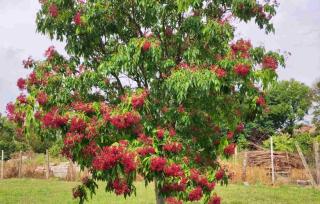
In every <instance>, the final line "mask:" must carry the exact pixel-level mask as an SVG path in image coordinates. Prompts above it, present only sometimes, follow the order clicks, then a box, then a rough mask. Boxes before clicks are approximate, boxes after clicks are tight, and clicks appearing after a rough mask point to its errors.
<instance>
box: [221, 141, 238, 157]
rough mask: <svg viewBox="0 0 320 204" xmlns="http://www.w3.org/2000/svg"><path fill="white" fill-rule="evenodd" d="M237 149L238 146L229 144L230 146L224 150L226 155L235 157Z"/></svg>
mask: <svg viewBox="0 0 320 204" xmlns="http://www.w3.org/2000/svg"><path fill="white" fill-rule="evenodd" d="M235 148H236V144H229V145H228V146H226V147H225V148H224V150H223V152H224V153H225V154H226V155H229V156H230V155H233V154H234V152H235Z"/></svg>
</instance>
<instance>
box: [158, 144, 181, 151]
mask: <svg viewBox="0 0 320 204" xmlns="http://www.w3.org/2000/svg"><path fill="white" fill-rule="evenodd" d="M162 149H163V151H166V152H172V153H178V152H180V151H181V150H182V144H181V143H179V142H172V143H168V144H165V145H163V147H162Z"/></svg>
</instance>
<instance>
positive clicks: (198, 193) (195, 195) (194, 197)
mask: <svg viewBox="0 0 320 204" xmlns="http://www.w3.org/2000/svg"><path fill="white" fill-rule="evenodd" d="M202 196H203V193H202V188H201V187H196V188H195V189H193V190H192V191H190V193H189V195H188V198H189V201H198V200H200V199H201V198H202Z"/></svg>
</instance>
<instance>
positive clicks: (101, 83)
mask: <svg viewBox="0 0 320 204" xmlns="http://www.w3.org/2000/svg"><path fill="white" fill-rule="evenodd" d="M276 7H277V4H275V3H274V2H271V1H266V2H263V4H260V3H258V2H256V1H252V0H223V1H220V0H219V1H214V2H211V1H201V0H188V1H181V0H175V1H155V0H141V1H128V0H124V1H105V0H88V1H77V2H75V1H72V0H47V1H42V6H41V10H40V11H39V12H38V14H37V26H38V31H40V32H41V33H43V34H47V35H49V36H50V37H51V38H56V39H58V40H61V41H65V42H66V51H67V52H68V54H69V58H65V57H63V56H62V55H59V54H58V53H57V52H56V51H55V49H54V47H49V48H48V50H47V51H46V53H45V56H46V59H45V60H43V61H33V60H32V59H31V58H29V59H27V60H26V61H25V62H24V65H25V67H26V68H30V69H31V70H32V73H31V74H30V75H29V76H28V78H27V79H20V80H19V81H18V86H19V88H20V89H22V90H26V92H25V93H23V94H21V95H20V96H19V97H18V98H17V100H16V102H15V103H11V104H8V108H7V109H8V117H9V118H11V119H12V120H13V121H15V122H16V123H17V124H18V126H19V128H20V129H19V130H20V131H21V132H23V133H24V134H25V135H26V137H30V135H32V134H37V135H40V136H41V137H42V138H46V139H48V140H55V139H60V138H61V136H62V138H63V142H64V146H63V154H64V155H65V156H66V157H68V158H70V159H73V160H74V161H76V162H77V163H78V164H79V165H80V167H81V168H85V167H87V168H89V169H90V171H91V173H92V178H91V179H87V180H86V182H84V183H83V184H82V185H80V186H78V187H76V188H74V191H73V195H74V197H76V198H79V199H80V203H82V202H84V200H85V199H86V198H87V197H88V196H87V195H89V193H90V195H92V194H94V190H95V188H96V185H95V181H104V182H106V183H107V185H106V188H105V189H106V191H108V192H114V193H116V194H117V195H124V197H127V196H130V195H132V194H135V189H136V188H135V185H134V180H135V178H136V175H137V173H139V174H140V175H142V176H143V177H144V180H145V183H146V185H147V184H149V183H150V182H153V181H154V180H155V181H156V186H157V189H159V190H158V192H157V193H158V194H159V195H160V196H161V197H164V198H166V199H168V200H167V201H170V202H171V201H172V202H173V201H174V202H177V203H180V200H184V201H196V200H200V199H201V198H202V197H204V198H203V201H204V202H205V203H219V202H220V198H219V197H217V196H216V193H215V192H214V191H213V189H214V186H215V183H221V184H226V183H227V180H228V175H227V173H226V171H225V169H223V167H220V165H219V163H218V162H217V161H216V159H217V158H218V156H220V157H229V156H231V155H232V154H233V153H234V151H235V150H234V149H235V146H236V143H237V140H238V138H241V134H242V132H243V130H244V126H245V124H244V123H245V122H248V121H252V120H253V119H254V118H255V116H256V115H257V114H260V113H261V112H262V111H263V109H264V107H265V99H264V94H263V92H262V89H266V88H267V87H268V86H269V84H270V83H272V82H274V81H275V80H276V78H277V74H276V72H275V70H276V69H277V68H278V66H279V65H281V66H284V58H283V56H282V55H280V54H278V53H276V52H272V51H266V50H265V49H264V48H263V47H253V46H252V45H251V43H250V41H247V40H243V39H239V40H235V39H234V30H235V28H234V27H233V26H232V25H231V24H230V22H229V18H228V16H232V17H233V18H235V19H237V20H240V21H245V22H248V21H250V20H254V21H255V22H256V23H257V25H258V26H259V27H260V28H264V29H265V30H266V32H270V31H273V27H272V24H271V23H270V20H271V18H272V17H273V16H274V15H275V13H276V12H275V8H276ZM216 172H219V175H220V176H219V177H217V176H216V175H217V174H216ZM221 175H222V176H221Z"/></svg>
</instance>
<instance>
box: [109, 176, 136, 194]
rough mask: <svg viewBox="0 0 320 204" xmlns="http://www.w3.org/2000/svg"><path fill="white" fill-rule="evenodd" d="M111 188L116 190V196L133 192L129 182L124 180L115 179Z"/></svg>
mask: <svg viewBox="0 0 320 204" xmlns="http://www.w3.org/2000/svg"><path fill="white" fill-rule="evenodd" d="M110 186H111V187H112V188H113V189H114V192H115V194H116V195H122V194H124V195H126V194H129V193H130V192H131V190H130V189H129V186H128V184H127V182H126V181H124V180H120V179H115V180H114V181H113V182H112V185H110Z"/></svg>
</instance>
